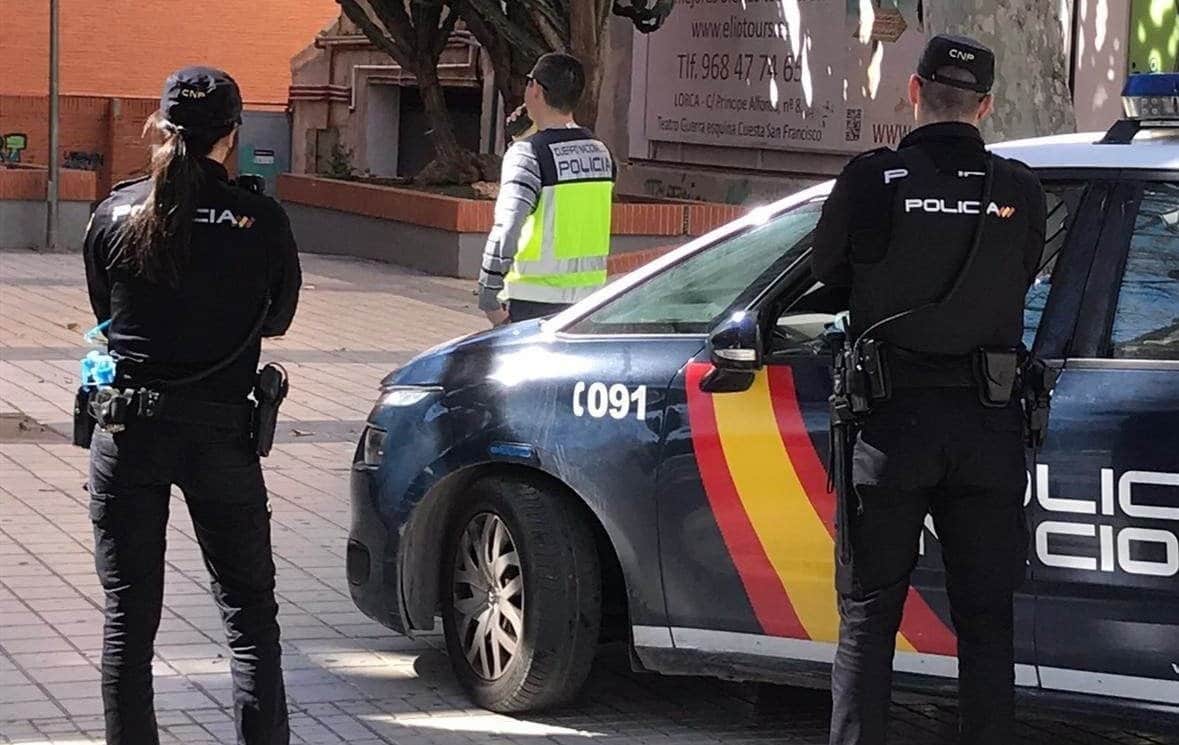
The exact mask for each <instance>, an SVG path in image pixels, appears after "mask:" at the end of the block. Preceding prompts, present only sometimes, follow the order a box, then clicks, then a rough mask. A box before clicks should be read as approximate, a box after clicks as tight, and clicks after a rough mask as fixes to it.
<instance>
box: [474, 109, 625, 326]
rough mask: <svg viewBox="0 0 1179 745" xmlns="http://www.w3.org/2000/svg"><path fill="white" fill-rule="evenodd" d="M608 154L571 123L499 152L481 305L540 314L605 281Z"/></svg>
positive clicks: (519, 315) (610, 190) (610, 179)
mask: <svg viewBox="0 0 1179 745" xmlns="http://www.w3.org/2000/svg"><path fill="white" fill-rule="evenodd" d="M615 173H616V171H615V167H614V159H613V158H612V157H611V155H610V151H609V149H607V148H606V145H605V144H604V143H602V142H601V141H600V140H597V139H595V138H594V137H593V135H592V134H590V132H589V131H588V130H586V129H583V128H581V127H577V126H571V127H566V128H559V129H557V128H554V129H544V130H541V131H540V132H537V133H536V134H534V135H532V136H531V137H528V138H526V139H523V140H520V141H518V142H516V143H514V144H513V145H512V146H511V147H510V148H509V149H508V152H507V153H506V154H505V155H504V162H503V170H502V176H501V181H500V193H499V197H498V199H497V200H496V203H495V225H494V227H493V228H492V230H491V234H490V235H489V236H488V239H487V246H486V248H485V249H484V252H483V270H482V272H481V273H480V277H479V307H480V309H482V310H484V311H495V310H497V309H499V308H501V307H503V306H504V305H507V306H508V309H509V314H510V316H511V320H513V321H519V320H524V319H525V318H528V317H535V316H543V315H548V314H550V313H554V312H557V311H559V310H560V309H561V308H562V307H564V306H567V305H570V304H572V303H575V302H577V301H579V300H582V299H583V298H585V297H587V296H588V295H589V294H590V293H591V292H593V291H594V290H596V289H598V288H599V287H601V286H602V285H604V284H605V283H606V259H607V257H608V256H609V254H610V211H611V205H612V202H613V194H614V179H615Z"/></svg>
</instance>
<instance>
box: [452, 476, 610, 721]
mask: <svg viewBox="0 0 1179 745" xmlns="http://www.w3.org/2000/svg"><path fill="white" fill-rule="evenodd" d="M470 496H471V497H472V498H471V499H470V500H469V501H468V502H467V503H466V506H465V508H464V509H462V510H460V511H459V513H458V514H457V515H456V516H455V519H454V520H453V521H452V523H451V527H450V530H449V531H448V535H447V544H446V548H445V552H444V556H445V557H446V558H445V561H446V563H445V565H444V566H443V575H442V576H443V577H444V581H445V582H446V584H445V585H444V587H443V588H442V590H443V591H442V603H443V614H442V616H443V627H444V630H445V632H446V647H447V651H448V653H449V656H450V660H451V664H452V666H453V667H454V670H455V674H456V675H457V676H458V678H459V681H460V682H461V683H462V685H463V687H464V688H465V689H466V690H467V691H468V693H469V694H470V695H471V697H472V699H473V700H474V701H475V703H476V704H478V705H479V706H482V707H483V708H486V709H490V710H492V711H498V712H505V713H508V712H523V711H535V710H537V709H543V708H546V707H551V706H555V705H558V704H561V703H565V702H567V701H569V700H570V699H572V698H573V697H574V696H575V695H576V694H577V691H578V690H579V689H580V688H581V686H582V684H583V683H584V682H585V679H586V677H587V676H588V674H589V670H590V665H591V663H592V661H593V657H594V652H595V650H596V647H597V642H598V631H599V626H600V624H601V575H600V572H599V566H598V555H597V550H596V548H595V545H594V539H593V533H592V531H591V529H590V527H589V526H588V525H587V524H586V520H585V518H584V516H582V515H581V514H580V513H579V511H578V510H577V508H576V507H575V505H573V504H571V503H570V502H569V500H568V499H567V498H566V497H565V496H564V495H562V494H559V493H555V491H554V490H552V489H550V488H549V487H547V486H545V485H543V484H541V483H539V482H534V481H531V480H527V479H516V478H504V477H495V478H488V479H484V480H481V481H479V482H476V483H475V484H474V485H473V486H472V493H471V494H470Z"/></svg>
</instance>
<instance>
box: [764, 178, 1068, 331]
mask: <svg viewBox="0 0 1179 745" xmlns="http://www.w3.org/2000/svg"><path fill="white" fill-rule="evenodd" d="M1085 187H1086V185H1085V183H1084V182H1075V181H1074V182H1055V183H1047V184H1045V185H1044V195H1045V202H1046V214H1047V224H1046V225H1045V230H1044V251H1043V253H1042V254H1041V256H1040V263H1039V267H1040V269H1039V271H1038V272H1037V273H1036V279H1035V281H1034V282H1033V283H1032V286H1031V288H1030V289H1029V290H1028V295H1027V303H1026V305H1025V306H1024V322H1023V330H1024V343H1025V344H1026V345H1027V346H1028V348H1029V349H1030V348H1031V346H1032V342H1033V341H1034V340H1035V337H1036V330H1037V329H1038V328H1039V327H1040V319H1041V317H1042V316H1043V314H1044V306H1045V305H1046V304H1047V302H1048V292H1049V291H1050V290H1051V289H1052V274H1053V272H1054V271H1055V270H1056V261H1057V257H1058V255H1059V254H1060V249H1061V248H1063V247H1064V243H1065V239H1066V238H1067V237H1068V234H1069V230H1070V229H1071V228H1072V225H1073V222H1074V221H1075V219H1076V215H1077V207H1078V205H1079V204H1080V203H1081V197H1083V196H1084V194H1085ZM843 310H847V293H846V291H844V292H839V291H837V290H836V289H835V288H824V287H823V285H820V284H816V285H814V286H812V287H811V288H810V289H809V290H808V291H807V292H806V293H805V294H804V295H803V296H802V297H801V298H799V299H798V300H796V301H795V302H793V303H791V304H790V306H789V308H788V309H787V310H786V311H785V312H784V313H783V314H782V316H781V317H780V318H779V319H778V321H777V324H776V326H775V333H774V336H775V343H776V344H779V345H782V344H785V345H788V346H792V345H795V344H805V343H807V342H809V341H813V340H815V339H817V338H818V337H819V336H820V335H822V333H823V330H824V327H825V326H826V324H827V323H830V322H831V321H832V320H833V319H834V316H835V314H837V313H839V312H840V311H843Z"/></svg>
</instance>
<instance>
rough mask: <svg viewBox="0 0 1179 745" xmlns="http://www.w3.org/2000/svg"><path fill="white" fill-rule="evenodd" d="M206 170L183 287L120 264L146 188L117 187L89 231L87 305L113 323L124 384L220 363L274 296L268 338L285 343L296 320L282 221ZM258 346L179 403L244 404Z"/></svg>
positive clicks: (294, 277)
mask: <svg viewBox="0 0 1179 745" xmlns="http://www.w3.org/2000/svg"><path fill="white" fill-rule="evenodd" d="M202 163H203V167H204V170H205V182H204V185H203V187H202V189H201V193H200V197H199V199H198V203H197V205H198V208H197V211H196V216H195V219H194V224H193V226H192V243H191V249H190V259H189V261H188V264H187V266H186V267H182V268H181V277H180V282H179V286H178V287H170V286H167V285H164V284H156V283H153V282H149V281H147V280H145V279H143V278H141V277H139V276H137V275H135V274H133V273H132V272H131V271H130V270H129V268H128V267H127V266H126V265H125V263H123V262H122V261H121V260H120V259H121V250H122V244H123V240H124V238H123V234H124V232H125V231H124V230H122V228H123V226H124V225H125V224H126V221H127V218H128V217H130V215H131V211H132V209H133V208H134V207H135V206H137V205H142V204H143V203H144V202H145V201H146V199H147V197H148V193H149V191H150V189H151V181H150V180H149V179H141V180H139V181H133V182H130V183H127V184H122V185H120V186H116V187H115V190H114V191H113V193H112V194H111V195H110V197H108V198H107V199H106V200H105V201H104V202H102V204H100V205H99V206H98V209H97V210H96V211H95V213H94V216H93V218H92V220H91V223H90V228H89V230H87V232H86V242H85V247H84V254H85V260H86V280H87V284H88V286H89V290H90V304H91V306H92V307H93V308H94V315H95V316H96V317H97V318H98V320H99V322H102V321H106V320H107V319H110V321H111V326H110V328H109V329H108V330H107V338H108V339H110V351H111V354H112V355H113V356H114V357H115V358H116V359H117V360H118V363H117V368H118V377H119V382H120V384H125V385H143V384H147V383H150V382H152V381H155V380H165V381H167V380H178V379H180V378H184V377H186V376H189V375H193V374H197V373H199V372H201V371H203V370H205V369H208V368H209V367H212V366H213V365H215V364H217V363H218V362H220V361H221V360H222V359H224V358H225V357H227V356H228V355H229V354H230V353H231V352H233V351H234V350H235V349H236V348H238V347H239V346H240V345H241V344H242V342H243V341H244V340H245V339H246V338H247V336H248V335H249V334H250V332H251V329H253V327H254V326H255V324H256V323H257V321H258V319H259V317H260V316H261V314H262V308H263V305H264V302H265V299H266V297H267V295H268V294H269V297H270V307H269V310H268V311H267V312H266V317H265V320H264V322H263V325H262V335H263V336H280V335H282V334H283V333H285V332H286V330H287V328H288V327H289V326H290V325H291V319H292V318H293V317H294V315H295V306H296V303H297V302H298V299H299V287H300V285H301V284H302V274H301V271H300V268H299V257H298V253H297V250H296V247H295V239H294V237H293V236H292V235H291V227H290V223H289V221H288V220H287V216H286V213H285V212H283V209H282V207H280V206H279V204H278V203H277V202H276V201H274V200H273V199H271V198H269V197H266V196H262V195H259V194H255V193H253V192H250V191H248V190H246V189H243V188H240V187H237V186H234V185H233V184H231V183H230V182H229V179H228V177H227V174H226V171H225V169H224V168H223V167H222V166H221V165H220V164H219V163H216V162H215V161H212V160H209V159H202ZM261 347H262V344H261V339H257V338H256V339H255V340H254V341H253V342H252V343H251V344H250V345H249V347H247V349H246V351H245V352H244V353H242V354H241V355H240V356H239V357H238V358H237V359H236V360H235V361H234V362H233V364H231V365H229V366H228V367H226V368H225V369H224V370H221V371H220V372H218V373H216V374H214V375H212V376H211V377H209V378H207V379H205V380H204V381H201V382H199V383H196V384H193V385H191V386H189V387H187V388H185V389H184V390H183V391H180V390H177V392H176V393H177V395H182V396H184V397H185V398H192V399H198V400H203V401H219V402H234V403H236V402H239V401H241V400H242V399H244V398H245V397H246V396H247V395H248V394H249V393H250V391H251V390H252V388H253V381H254V373H255V371H256V369H257V366H258V358H259V356H260V354H261Z"/></svg>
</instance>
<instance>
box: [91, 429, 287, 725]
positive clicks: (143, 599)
mask: <svg viewBox="0 0 1179 745" xmlns="http://www.w3.org/2000/svg"><path fill="white" fill-rule="evenodd" d="M172 485H176V486H178V487H180V489H181V490H183V492H184V496H185V503H186V504H187V506H188V512H189V515H190V516H191V518H192V523H193V529H194V531H195V533H196V539H197V542H198V543H199V544H200V548H201V553H202V555H203V557H204V561H205V566H206V568H207V569H208V571H209V575H210V577H211V579H212V590H213V595H214V597H215V598H216V600H217V604H218V605H219V606H220V609H221V616H222V619H223V621H224V624H225V633H226V637H227V638H228V642H229V648H230V651H231V653H232V663H231V670H232V674H233V689H234V692H233V700H234V714H235V717H236V720H237V741H238V743H239V744H240V743H244V744H247V745H263V744H265V745H274V744H277V745H287V743H288V742H289V741H290V733H289V728H288V723H287V707H286V695H285V692H284V689H283V681H282V655H281V650H280V648H279V631H278V620H277V614H278V605H277V604H276V602H275V598H274V560H273V557H272V555H271V548H270V508H269V506H268V504H267V497H266V485H265V484H264V483H263V480H262V469H261V465H260V464H259V461H258V456H257V455H256V454H255V453H254V449H253V447H252V446H251V445H250V444H249V442H248V439H247V436H246V434H245V433H242V432H237V431H225V430H217V429H211V428H198V427H191V426H182V425H178V424H171V423H164V422H154V421H136V422H132V423H131V424H130V425H128V427H127V429H126V430H125V431H124V432H120V433H118V434H115V435H110V434H107V433H104V432H101V431H98V432H96V433H95V437H94V442H93V443H92V445H91V448H90V517H91V520H92V521H93V523H94V544H95V545H94V559H95V566H96V568H97V570H98V577H99V579H100V580H101V582H102V586H103V589H104V590H105V592H106V624H105V628H104V634H103V648H102V701H103V708H104V710H105V714H106V737H107V743H108V745H155V743H158V742H159V734H158V732H157V729H156V717H155V711H154V709H153V707H152V672H151V662H152V656H153V654H154V651H153V647H154V641H155V635H156V630H157V629H158V627H159V624H160V612H161V609H162V604H163V595H164V542H165V532H166V528H167V524H168V508H169V495H170V492H171V487H172Z"/></svg>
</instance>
